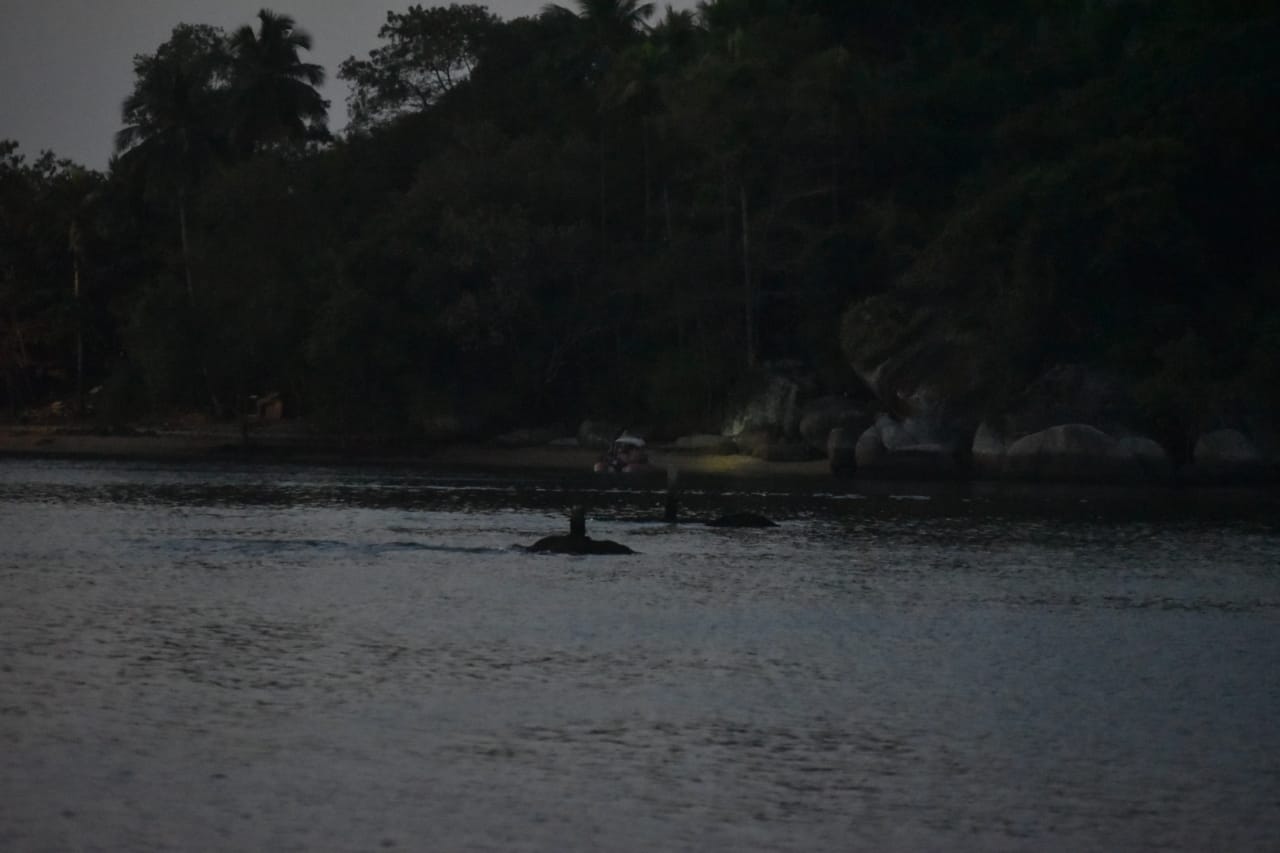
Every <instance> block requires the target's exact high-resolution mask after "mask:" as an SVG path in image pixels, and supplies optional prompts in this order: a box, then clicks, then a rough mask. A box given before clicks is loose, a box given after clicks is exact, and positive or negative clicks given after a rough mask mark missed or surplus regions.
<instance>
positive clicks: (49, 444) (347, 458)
mask: <svg viewBox="0 0 1280 853" xmlns="http://www.w3.org/2000/svg"><path fill="white" fill-rule="evenodd" d="M600 453H601V451H599V450H593V449H591V448H584V447H561V446H552V445H532V446H523V447H506V446H501V445H497V444H490V443H481V442H475V441H471V442H467V441H459V442H448V443H438V444H434V445H425V444H424V445H422V446H420V447H402V446H395V445H385V444H383V445H380V444H379V443H377V442H373V443H369V444H365V445H351V446H345V447H344V446H342V445H340V444H337V443H334V442H330V441H325V440H323V439H318V438H317V437H315V436H312V435H307V434H301V433H298V432H294V431H290V432H287V433H286V432H280V431H273V430H271V429H269V428H268V429H266V430H258V431H254V432H253V433H251V434H250V437H249V440H248V442H247V443H246V442H245V440H244V438H243V436H242V434H241V432H240V430H239V428H238V427H235V426H228V427H226V428H218V427H212V428H204V429H199V430H167V429H166V430H159V429H157V430H137V431H133V432H128V433H107V432H103V431H96V430H91V429H87V428H76V427H46V426H0V459H3V458H22V457H29V458H51V459H52V458H64V459H154V460H168V461H174V462H180V461H211V460H212V461H218V460H225V461H239V462H260V463H263V464H282V463H295V464H317V465H333V464H353V465H359V464H368V465H404V466H406V467H416V468H423V469H428V470H430V469H435V470H441V471H448V470H454V471H486V472H487V471H510V470H521V471H537V472H545V473H564V474H583V475H593V474H594V472H593V471H592V465H593V464H594V463H595V461H596V460H597V459H598V458H599V457H600ZM649 458H650V463H651V466H650V467H651V470H649V471H645V472H640V473H637V474H634V475H630V474H629V475H622V476H626V477H633V478H635V479H637V480H644V481H652V480H662V481H664V482H665V478H666V472H667V469H668V468H670V467H674V468H677V469H678V470H679V471H680V473H681V475H685V474H690V475H697V476H704V475H705V476H715V477H748V478H752V479H773V478H779V479H811V480H831V481H834V480H835V479H836V478H835V477H834V476H833V475H832V474H831V471H830V468H829V466H828V464H827V461H826V460H825V459H819V460H813V461H808V462H766V461H764V460H761V459H757V458H755V457H753V456H748V455H745V454H734V455H717V454H703V453H691V452H687V451H674V450H670V449H665V448H661V447H655V448H653V449H651V451H650V453H649Z"/></svg>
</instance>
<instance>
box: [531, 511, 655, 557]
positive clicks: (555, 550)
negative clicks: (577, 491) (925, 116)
mask: <svg viewBox="0 0 1280 853" xmlns="http://www.w3.org/2000/svg"><path fill="white" fill-rule="evenodd" d="M528 550H530V551H536V552H539V553H543V554H634V553H635V551H632V550H631V549H630V548H628V547H627V546H626V545H622V544H620V543H618V542H613V541H611V540H609V539H592V538H591V537H590V536H588V535H587V516H586V510H584V509H583V508H582V507H575V508H574V510H573V513H572V514H570V516H569V534H568V535H567V536H544V537H543V538H541V539H539V540H538V541H537V542H534V543H533V544H532V545H530V546H529V548H528Z"/></svg>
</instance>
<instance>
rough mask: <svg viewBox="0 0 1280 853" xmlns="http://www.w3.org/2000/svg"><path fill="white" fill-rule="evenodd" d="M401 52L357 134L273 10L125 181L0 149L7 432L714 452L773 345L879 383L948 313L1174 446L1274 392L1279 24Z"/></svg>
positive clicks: (790, 18)
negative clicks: (458, 433) (254, 397)
mask: <svg viewBox="0 0 1280 853" xmlns="http://www.w3.org/2000/svg"><path fill="white" fill-rule="evenodd" d="M379 36H380V39H381V46H380V47H379V48H378V49H376V50H374V51H373V52H372V53H371V54H369V55H368V56H366V57H352V58H350V59H348V60H347V61H346V62H344V63H343V64H342V66H341V68H340V69H339V70H338V76H339V77H340V78H342V79H343V80H345V81H347V82H348V83H349V84H350V86H351V87H352V94H351V97H350V102H349V106H350V111H351V115H352V124H351V126H350V128H349V129H348V131H347V132H346V133H345V134H344V135H343V136H341V137H339V138H332V137H330V135H329V134H328V133H327V131H326V129H325V113H326V105H325V104H324V103H323V101H322V100H321V99H320V96H319V95H318V94H317V92H316V89H315V87H316V86H317V85H318V84H319V82H320V81H321V79H322V73H323V72H322V70H321V69H320V68H318V67H316V66H314V65H311V64H308V63H307V62H306V61H305V53H306V51H307V49H308V48H309V47H310V40H309V39H308V38H307V36H306V35H305V33H304V32H303V31H302V30H300V29H299V28H298V27H297V26H296V25H295V22H294V21H293V20H292V19H291V18H289V17H288V16H285V15H277V14H274V13H270V12H265V11H264V12H263V13H261V15H260V18H259V21H258V24H257V27H256V29H255V28H254V27H250V26H246V27H244V28H242V29H240V30H237V31H235V32H233V33H230V34H228V33H224V32H222V31H220V30H217V29H215V28H211V27H207V26H201V25H189V24H183V25H180V26H178V27H177V28H175V30H174V31H173V34H172V36H171V38H170V39H169V40H168V41H166V42H165V43H164V44H163V45H161V46H159V47H158V48H157V49H156V51H155V52H154V53H152V54H148V55H145V56H139V57H138V58H137V59H136V62H135V70H136V81H135V86H134V90H133V92H132V93H131V94H130V96H129V98H128V99H127V100H126V102H125V104H124V108H123V114H122V130H121V132H120V134H119V138H118V142H119V154H118V156H117V157H116V158H115V159H114V160H113V161H112V164H111V166H110V168H109V169H108V171H107V173H106V174H96V173H93V172H90V171H87V170H84V169H81V168H79V167H77V166H75V165H74V164H70V163H66V162H62V161H57V160H56V159H54V158H52V157H51V156H48V155H46V156H42V157H40V158H38V159H37V160H35V161H34V162H28V161H27V160H25V159H24V158H23V157H21V156H20V155H19V154H18V153H17V150H16V147H15V146H13V145H12V144H6V145H5V147H4V148H3V150H0V156H2V158H3V159H2V161H0V356H2V358H3V362H2V364H3V368H2V369H3V373H4V385H3V388H2V389H0V393H3V394H4V399H5V403H6V404H7V406H8V407H9V408H10V409H11V410H13V411H14V412H18V411H20V410H23V409H26V408H28V407H31V406H34V405H37V404H40V403H44V402H47V401H48V400H50V399H53V398H58V399H63V400H71V399H75V400H81V399H83V395H84V394H85V393H87V391H86V390H85V389H87V388H95V387H98V386H101V390H100V391H98V392H97V394H96V395H95V401H96V402H95V406H96V409H97V411H98V413H99V416H100V417H105V418H108V419H128V418H134V417H138V416H141V415H143V414H147V413H157V412H167V411H174V410H181V409H199V410H206V411H209V412H211V413H214V414H215V415H222V416H229V415H231V414H233V413H234V412H236V411H238V410H239V408H240V407H242V406H243V404H244V400H245V399H247V397H248V396H249V395H251V394H256V393H263V392H266V391H270V390H278V391H280V392H282V393H283V394H284V395H285V398H286V400H287V401H288V406H289V408H290V409H291V410H292V411H293V412H294V413H297V414H301V415H305V416H308V417H309V418H311V419H312V420H314V421H315V422H316V423H321V424H325V425H328V426H329V427H331V428H333V429H337V430H341V431H344V432H352V433H363V432H369V431H377V432H382V433H386V432H393V433H400V434H409V435H414V434H418V435H421V434H429V433H431V432H433V431H435V430H439V429H443V428H446V427H449V426H450V425H452V426H455V427H456V426H457V425H462V426H464V427H472V426H475V427H481V426H494V427H499V426H503V425H507V424H512V423H516V422H530V421H547V422H552V421H566V420H567V421H570V422H572V421H574V420H576V419H577V418H579V417H582V416H585V415H588V414H598V415H603V416H610V417H614V418H618V419H625V420H646V421H649V422H654V423H658V424H662V425H664V426H666V427H667V428H670V429H686V428H694V427H703V426H708V425H715V424H717V423H718V420H717V419H718V418H719V417H720V415H721V413H722V411H723V409H724V407H725V406H726V405H727V404H728V403H729V402H730V401H731V400H732V399H733V397H734V395H736V394H739V393H742V392H743V391H744V389H748V388H749V387H750V384H751V382H752V381H753V379H754V378H755V377H756V376H757V375H758V373H759V371H760V370H761V369H762V367H763V366H764V365H767V364H770V363H775V362H778V361H783V360H785V361H789V362H793V363H798V364H801V365H804V366H805V369H807V370H808V371H810V372H811V373H812V374H813V376H815V377H816V379H817V381H818V382H819V383H820V384H821V385H822V386H823V387H825V388H827V389H829V390H834V391H853V392H855V393H856V392H858V391H859V388H860V386H859V382H858V380H857V378H856V377H855V375H854V373H853V372H852V371H851V369H850V366H849V360H850V359H849V358H848V357H847V354H848V353H849V352H850V350H851V349H858V348H863V347H867V346H874V345H875V341H874V340H873V339H874V337H875V334H876V330H877V329H882V328H883V329H900V328H901V327H902V326H903V324H909V323H910V322H911V317H912V316H913V315H912V312H911V306H912V305H915V304H921V303H929V304H931V305H934V306H938V305H943V306H947V311H946V313H947V316H948V317H949V318H950V320H949V322H951V323H953V324H954V333H955V334H957V335H969V336H972V337H974V338H977V339H979V340H981V341H983V342H985V346H986V348H987V350H988V356H989V358H988V360H987V362H986V364H987V365H988V366H989V369H990V371H991V372H992V374H993V375H997V374H998V376H999V377H1000V381H997V382H993V383H991V385H990V387H988V388H987V393H988V394H989V395H990V396H991V397H992V398H993V399H994V398H998V397H999V396H1000V395H1001V394H1002V393H1006V392H1007V389H1008V388H1012V387H1016V386H1017V384H1018V383H1020V382H1025V381H1026V380H1027V379H1028V378H1030V377H1032V376H1034V375H1035V373H1036V371H1037V370H1039V369H1040V368H1041V367H1043V366H1044V365H1045V364H1048V363H1052V362H1055V361H1077V362H1085V363H1091V364H1098V365H1103V366H1106V367H1108V368H1112V369H1115V370H1117V371H1120V372H1122V373H1123V375H1125V376H1126V377H1129V380H1130V381H1131V383H1132V387H1133V389H1134V393H1135V395H1136V396H1137V397H1138V398H1139V399H1141V400H1143V401H1144V404H1145V405H1146V406H1147V407H1148V412H1149V415H1150V417H1151V419H1152V422H1153V423H1157V422H1158V423H1159V424H1162V425H1163V426H1164V427H1165V428H1167V430H1175V431H1176V429H1177V428H1178V427H1179V425H1185V424H1186V423H1187V422H1188V419H1190V418H1192V417H1193V415H1194V413H1195V412H1196V411H1199V410H1200V409H1203V408H1204V407H1205V406H1208V405H1210V404H1211V402H1212V403H1214V404H1218V403H1222V401H1225V400H1227V399H1229V398H1232V397H1233V395H1236V396H1239V394H1240V393H1242V389H1245V388H1255V389H1271V390H1266V391H1264V392H1261V396H1262V397H1267V395H1271V397H1270V399H1271V403H1272V404H1274V402H1275V400H1274V395H1275V391H1274V389H1276V388H1278V387H1280V382H1278V381H1277V380H1278V379H1280V292H1278V290H1280V288H1277V284H1278V283H1280V282H1277V270H1280V256H1278V255H1277V249H1276V244H1275V243H1274V242H1273V241H1272V239H1271V235H1272V234H1274V233H1276V226H1277V224H1278V223H1277V221H1276V220H1277V217H1276V210H1277V206H1276V204H1275V198H1276V195H1277V192H1278V191H1280V185H1278V184H1280V174H1278V173H1277V171H1276V168H1275V157H1274V148H1275V145H1276V141H1277V139H1278V138H1280V134H1277V117H1276V114H1275V112H1274V110H1271V109H1270V108H1269V104H1270V102H1271V100H1273V99H1274V98H1273V97H1272V95H1273V93H1274V92H1275V91H1277V90H1280V87H1278V86H1277V84H1278V83H1280V79H1278V77H1280V75H1278V74H1277V57H1276V55H1275V51H1274V49H1273V46H1274V44H1276V43H1278V41H1280V40H1278V39H1277V36H1280V22H1278V18H1277V14H1276V13H1275V11H1273V9H1272V7H1271V5H1270V4H1266V3H1260V2H1258V3H1251V2H1246V1H1245V0H1238V2H1230V3H1223V2H1213V3H1211V2H1208V0H1167V2H1160V3H1153V2H1146V1H1145V0H1109V2H1101V0H1031V1H1030V2H1024V3H1019V4H1007V3H985V2H980V3H968V4H954V3H947V2H931V0H915V2H893V3H889V2H868V3H845V2H834V0H790V2H787V0H713V2H706V3H702V4H700V5H699V8H698V9H697V11H696V12H678V11H672V10H670V9H667V10H665V11H664V12H662V13H659V12H658V11H657V10H656V9H655V8H654V4H650V3H639V2H635V0H579V2H577V3H575V4H573V5H572V6H570V7H568V8H564V7H560V6H554V5H550V6H547V7H546V8H545V9H544V10H543V11H542V13H540V14H539V15H536V16H534V17H528V18H519V19H515V20H511V21H502V20H499V19H498V18H496V17H495V16H493V15H492V14H491V13H490V12H489V11H488V10H487V9H485V8H483V7H482V6H476V5H451V6H448V7H421V6H412V7H409V8H408V9H407V10H405V11H403V12H389V13H388V15H387V19H386V24H385V25H384V27H383V28H382V30H381V31H380V33H379ZM842 316H844V317H846V322H845V323H844V324H843V325H842V323H841V317H842ZM850 318H854V319H850ZM868 318H869V319H868ZM889 337H891V336H889ZM889 337H887V338H886V340H888V339H889ZM851 338H854V339H851ZM1254 396H1255V397H1257V396H1258V395H1256V394H1255V395H1254ZM1214 401H1216V402H1214Z"/></svg>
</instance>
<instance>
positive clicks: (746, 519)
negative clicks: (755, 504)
mask: <svg viewBox="0 0 1280 853" xmlns="http://www.w3.org/2000/svg"><path fill="white" fill-rule="evenodd" d="M707 526H708V527H777V526H778V524H777V522H775V521H772V520H770V519H768V518H765V517H764V516H763V515H757V514H756V513H754V512H734V513H730V514H729V515H722V516H720V517H719V518H715V519H712V520H711V521H708V522H707Z"/></svg>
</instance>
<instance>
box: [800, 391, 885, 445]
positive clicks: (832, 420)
mask: <svg viewBox="0 0 1280 853" xmlns="http://www.w3.org/2000/svg"><path fill="white" fill-rule="evenodd" d="M877 408H878V407H876V406H875V405H874V404H871V403H860V402H857V401H855V400H850V399H849V398H848V397H835V396H831V397H819V398H817V399H816V400H810V401H809V402H808V403H805V404H804V406H802V407H801V409H800V427H799V429H800V437H801V438H802V439H804V441H805V442H806V443H807V444H808V445H809V446H810V447H812V448H813V449H815V450H820V451H822V452H823V453H826V452H827V450H828V449H829V441H830V437H831V431H832V430H833V429H836V428H841V429H847V430H854V431H856V432H857V433H858V434H861V433H862V431H863V430H865V429H866V428H867V427H869V426H871V424H873V423H875V419H876V414H877Z"/></svg>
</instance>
